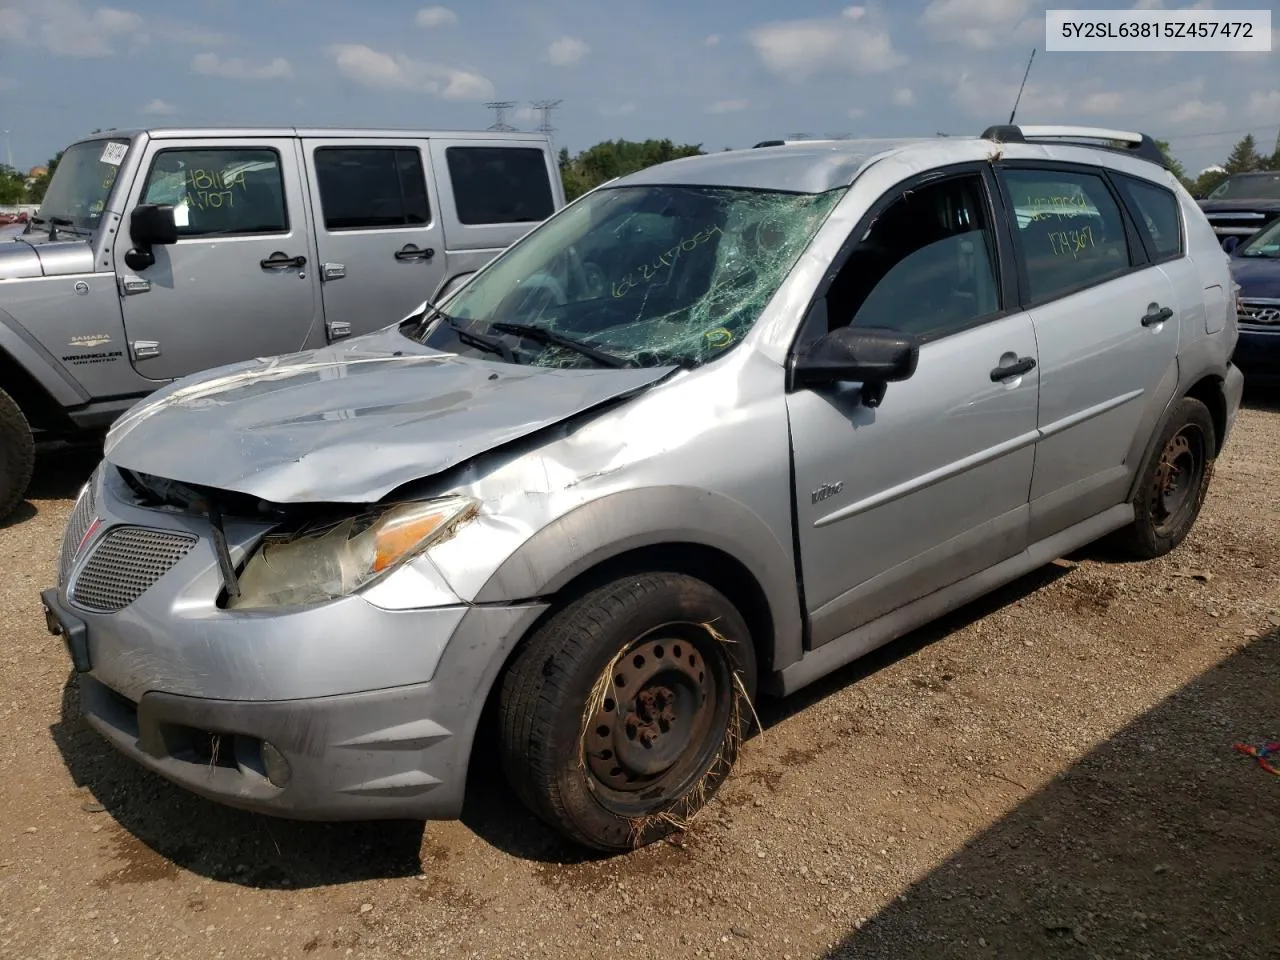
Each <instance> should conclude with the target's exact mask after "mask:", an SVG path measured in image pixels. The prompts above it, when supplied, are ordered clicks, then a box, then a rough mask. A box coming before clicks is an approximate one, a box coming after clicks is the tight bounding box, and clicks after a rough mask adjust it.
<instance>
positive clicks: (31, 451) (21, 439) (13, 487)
mask: <svg viewBox="0 0 1280 960" xmlns="http://www.w3.org/2000/svg"><path fill="white" fill-rule="evenodd" d="M35 460H36V453H35V440H34V439H33V437H32V436H31V426H30V425H29V424H28V423H27V418H26V417H24V416H23V415H22V410H21V409H19V407H18V405H17V403H15V402H14V400H13V398H12V397H11V396H9V394H7V393H5V392H4V391H3V390H0V520H4V519H5V518H6V517H8V516H9V514H11V513H12V512H13V508H14V507H16V506H17V505H18V504H19V503H21V502H22V498H23V497H24V496H26V493H27V487H28V485H29V484H30V483H31V473H32V471H33V470H34V468H35Z"/></svg>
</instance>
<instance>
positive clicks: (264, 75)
mask: <svg viewBox="0 0 1280 960" xmlns="http://www.w3.org/2000/svg"><path fill="white" fill-rule="evenodd" d="M191 72H192V73H201V74H204V75H205V76H210V77H222V78H224V79H226V80H286V79H288V78H289V77H292V76H293V67H292V66H291V65H290V63H289V61H288V60H286V59H285V58H284V57H273V58H272V59H271V60H269V61H267V62H266V63H264V64H260V65H258V66H254V65H253V64H250V63H249V62H248V61H246V60H243V59H241V58H240V57H227V58H225V59H224V58H222V57H219V56H218V55H217V54H216V53H198V54H196V55H195V57H194V58H192V60H191Z"/></svg>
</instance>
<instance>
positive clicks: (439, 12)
mask: <svg viewBox="0 0 1280 960" xmlns="http://www.w3.org/2000/svg"><path fill="white" fill-rule="evenodd" d="M413 22H414V23H416V24H417V25H418V26H420V27H423V28H425V29H427V30H430V29H431V28H433V27H447V26H449V25H450V24H454V23H457V22H458V15H457V14H456V13H454V12H453V11H452V10H450V9H449V8H448V7H423V8H422V9H421V10H419V11H418V15H417V16H416V17H414V18H413Z"/></svg>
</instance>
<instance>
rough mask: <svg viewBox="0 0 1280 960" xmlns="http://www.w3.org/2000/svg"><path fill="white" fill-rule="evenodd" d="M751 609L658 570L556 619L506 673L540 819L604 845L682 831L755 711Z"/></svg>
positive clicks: (522, 784) (510, 760) (599, 593)
mask: <svg viewBox="0 0 1280 960" xmlns="http://www.w3.org/2000/svg"><path fill="white" fill-rule="evenodd" d="M755 682H756V659H755V651H754V648H753V647H752V643H751V636H750V632H749V631H748V629H747V625H746V623H745V622H744V621H743V619H742V616H741V614H739V613H738V611H737V610H736V609H734V607H733V605H732V604H730V603H729V601H728V600H726V599H725V598H724V596H722V595H721V594H720V593H719V592H718V591H717V590H715V589H713V588H712V587H711V586H709V585H708V584H706V583H704V582H702V581H701V580H695V579H694V578H692V577H687V576H683V575H681V574H674V573H647V574H640V575H637V576H632V577H625V578H623V579H620V580H616V581H614V582H613V583H610V584H608V585H606V586H603V587H600V588H598V589H596V590H593V591H591V592H590V593H588V594H586V595H585V596H583V597H581V598H579V599H578V600H576V601H574V602H573V603H571V604H569V605H568V606H566V607H565V608H564V609H563V610H561V611H559V612H558V613H556V614H555V615H554V616H552V617H551V619H549V620H548V621H546V623H544V624H543V625H542V626H541V627H540V628H539V629H538V630H537V631H536V632H535V633H534V635H533V636H532V637H531V638H530V639H529V641H528V643H527V644H526V645H525V647H524V649H523V650H522V651H521V652H520V653H519V654H518V655H517V657H516V659H515V661H514V662H513V663H512V664H511V666H510V668H509V669H508V671H507V673H506V676H505V677H504V678H503V683H502V690H501V693H500V699H499V723H500V730H501V741H502V743H501V749H502V762H503V768H504V770H505V771H506V775H507V778H508V780H509V781H510V783H511V785H512V788H513V789H514V790H515V792H516V793H517V794H518V795H519V796H520V798H521V799H522V800H523V801H524V802H525V804H526V805H527V806H528V807H529V808H530V809H531V810H532V811H533V812H534V813H535V814H537V816H538V817H540V818H541V819H542V820H544V821H545V822H546V823H548V824H550V825H551V826H552V827H554V828H556V829H557V830H559V831H560V832H561V833H563V834H564V835H565V836H567V837H568V838H569V839H571V840H573V841H575V842H577V843H579V844H582V845H584V846H587V847H591V848H594V849H597V850H604V851H618V850H625V849H629V848H631V847H636V846H642V845H644V844H646V843H651V842H653V841H654V840H657V839H659V838H660V837H663V836H665V835H666V834H668V833H670V832H671V831H672V830H674V829H678V828H680V827H682V826H683V825H684V824H685V823H686V822H687V821H688V820H689V819H690V818H691V817H692V816H693V815H694V814H695V813H697V811H698V810H699V809H701V807H702V806H703V805H705V804H706V803H707V801H708V800H710V799H711V797H712V796H713V795H714V794H715V792H716V790H717V789H718V788H719V786H720V784H721V783H722V782H723V781H724V779H725V777H726V776H728V773H729V770H730V768H731V767H732V766H733V762H734V760H735V759H736V758H737V753H738V747H739V745H740V744H741V742H742V739H743V737H745V736H746V735H747V733H748V732H749V731H750V728H751V722H752V718H753V717H754V714H753V711H752V707H751V698H753V697H754V695H755Z"/></svg>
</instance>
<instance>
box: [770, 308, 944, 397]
mask: <svg viewBox="0 0 1280 960" xmlns="http://www.w3.org/2000/svg"><path fill="white" fill-rule="evenodd" d="M919 360H920V341H919V339H918V338H917V337H915V336H913V335H912V334H909V333H902V332H900V331H898V330H890V329H888V328H886V327H840V328H839V329H836V330H833V331H832V332H831V333H829V334H827V335H826V336H825V337H823V338H822V339H821V340H818V341H817V342H816V343H814V344H813V345H812V346H810V347H809V348H808V349H807V350H805V351H804V352H803V353H800V354H798V355H796V356H795V357H793V359H792V361H791V367H790V370H789V371H788V373H789V377H788V379H789V380H790V383H788V385H787V388H788V389H789V390H794V389H797V388H800V387H816V386H824V385H827V384H832V383H843V382H857V381H861V383H862V402H863V404H864V405H865V406H868V407H878V406H880V401H881V400H883V399H884V394H885V390H886V386H887V384H889V383H892V382H894V381H897V380H906V379H908V378H910V377H911V376H912V374H914V373H915V372H916V364H917V363H918V362H919Z"/></svg>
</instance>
